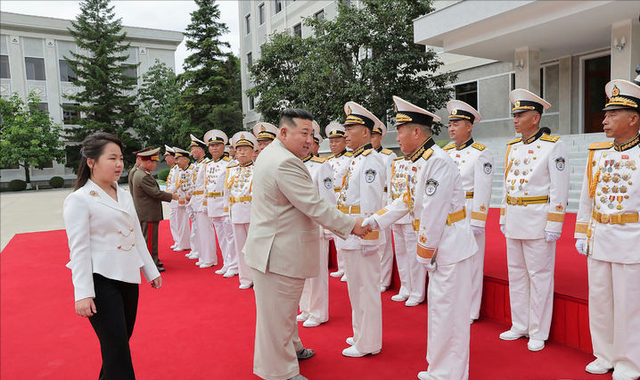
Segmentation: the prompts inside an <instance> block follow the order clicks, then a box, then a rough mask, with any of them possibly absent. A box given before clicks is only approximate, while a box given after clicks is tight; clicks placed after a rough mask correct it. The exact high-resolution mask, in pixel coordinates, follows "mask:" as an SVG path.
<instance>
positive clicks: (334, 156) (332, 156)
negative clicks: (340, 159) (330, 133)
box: [327, 154, 336, 160]
mask: <svg viewBox="0 0 640 380" xmlns="http://www.w3.org/2000/svg"><path fill="white" fill-rule="evenodd" d="M332 158H336V155H335V154H332V155H331V156H329V157H327V160H330V159H332Z"/></svg>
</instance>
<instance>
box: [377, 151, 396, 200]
mask: <svg viewBox="0 0 640 380" xmlns="http://www.w3.org/2000/svg"><path fill="white" fill-rule="evenodd" d="M376 152H378V153H380V157H382V161H383V162H384V167H385V168H386V170H385V174H384V200H383V202H386V200H387V195H388V193H389V187H388V182H389V178H391V165H393V160H395V159H396V157H398V156H397V155H396V154H395V153H394V151H392V150H391V149H386V148H383V147H382V146H381V147H380V148H379V149H377V150H376Z"/></svg>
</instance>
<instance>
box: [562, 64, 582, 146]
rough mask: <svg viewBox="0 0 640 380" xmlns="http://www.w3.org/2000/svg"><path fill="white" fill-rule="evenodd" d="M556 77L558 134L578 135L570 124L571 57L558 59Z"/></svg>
mask: <svg viewBox="0 0 640 380" xmlns="http://www.w3.org/2000/svg"><path fill="white" fill-rule="evenodd" d="M559 71H560V73H559V76H558V99H559V100H558V103H559V104H558V114H559V115H558V116H559V120H558V133H559V134H561V135H568V134H571V133H578V131H577V128H576V130H575V131H574V130H573V128H572V127H573V126H572V124H571V105H572V99H571V56H570V55H568V56H565V57H560V59H559Z"/></svg>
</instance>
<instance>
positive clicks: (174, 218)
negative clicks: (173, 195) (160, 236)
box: [169, 201, 179, 245]
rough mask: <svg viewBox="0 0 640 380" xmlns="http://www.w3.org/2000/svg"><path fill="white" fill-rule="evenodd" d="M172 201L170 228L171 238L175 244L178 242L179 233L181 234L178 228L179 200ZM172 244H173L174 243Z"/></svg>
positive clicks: (170, 205)
mask: <svg viewBox="0 0 640 380" xmlns="http://www.w3.org/2000/svg"><path fill="white" fill-rule="evenodd" d="M173 202H175V201H172V202H171V203H170V204H169V210H170V211H169V229H170V230H171V238H172V239H173V244H177V243H178V239H179V237H178V234H179V230H178V223H179V222H178V202H176V203H175V204H173ZM173 244H172V245H173Z"/></svg>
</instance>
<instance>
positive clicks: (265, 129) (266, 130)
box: [253, 121, 278, 140]
mask: <svg viewBox="0 0 640 380" xmlns="http://www.w3.org/2000/svg"><path fill="white" fill-rule="evenodd" d="M253 135H254V136H255V137H256V139H258V140H275V138H276V137H278V128H277V127H276V126H275V125H273V124H271V123H266V122H264V121H263V122H260V123H258V124H256V125H254V126H253Z"/></svg>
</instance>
